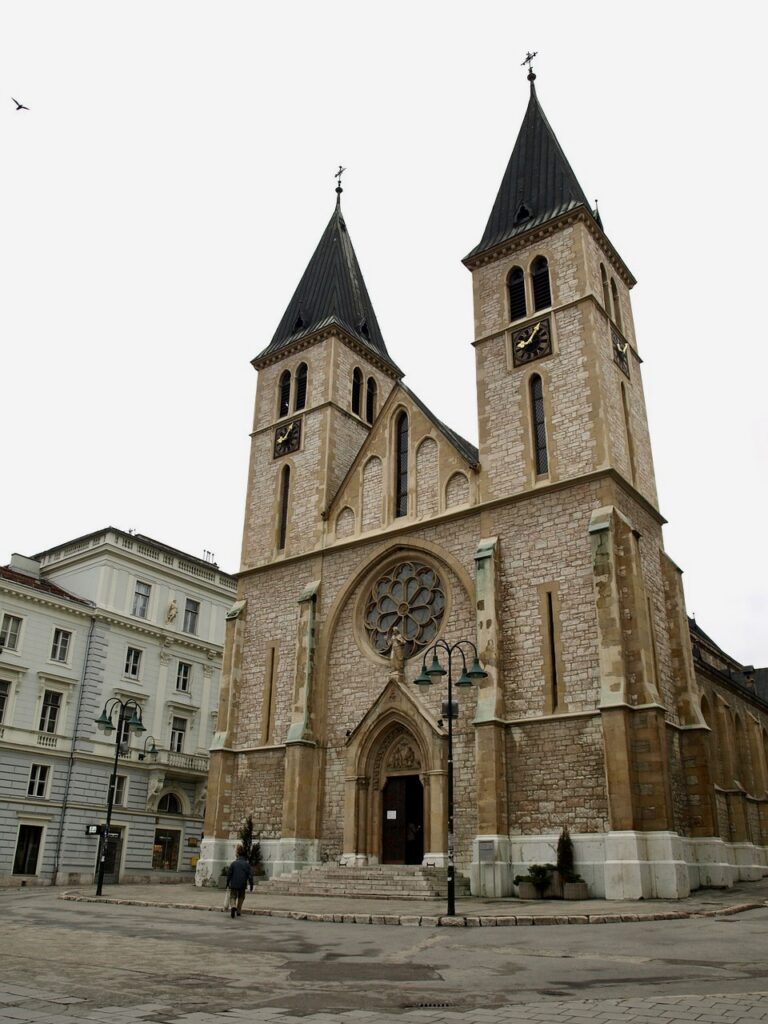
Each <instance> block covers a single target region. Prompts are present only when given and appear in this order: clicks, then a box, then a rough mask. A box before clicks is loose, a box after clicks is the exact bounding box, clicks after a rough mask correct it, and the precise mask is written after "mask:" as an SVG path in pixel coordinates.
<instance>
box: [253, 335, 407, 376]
mask: <svg viewBox="0 0 768 1024" xmlns="http://www.w3.org/2000/svg"><path fill="white" fill-rule="evenodd" d="M328 338H338V339H339V340H340V341H342V342H344V344H346V345H348V346H349V347H350V348H351V349H352V350H353V351H354V352H356V353H357V354H358V355H360V356H361V357H362V358H364V359H367V360H368V362H369V363H371V364H372V365H373V366H375V367H376V369H378V370H381V372H382V373H385V374H386V375H387V376H388V377H392V378H393V379H394V380H399V379H400V378H401V377H403V371H402V370H401V369H400V367H399V366H397V365H396V364H395V363H393V362H391V361H390V360H387V359H384V358H383V357H382V356H380V355H379V354H378V353H377V352H376V351H375V350H374V349H371V348H368V347H367V346H366V345H363V344H362V343H361V342H359V341H358V340H357V338H355V337H353V336H352V335H351V334H349V333H347V331H345V330H344V328H343V327H341V326H339V325H338V324H334V325H333V326H331V327H324V328H323V329H322V330H320V331H314V332H313V333H312V334H307V335H306V336H305V337H302V338H297V339H296V340H295V341H291V342H288V343H287V344H286V345H283V346H282V347H281V348H278V349H275V351H274V352H268V353H266V354H265V355H263V356H256V357H255V358H254V359H252V360H251V366H252V367H253V368H254V370H263V369H264V368H265V367H267V366H272V365H273V364H274V363H279V362H280V361H281V360H283V359H284V358H285V357H286V356H289V355H290V356H293V355H296V354H297V353H298V352H303V351H304V350H305V349H308V348H311V347H312V346H313V345H317V344H318V343H319V342H321V341H327V340H328Z"/></svg>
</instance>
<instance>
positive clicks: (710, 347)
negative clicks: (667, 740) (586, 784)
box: [0, 0, 768, 665]
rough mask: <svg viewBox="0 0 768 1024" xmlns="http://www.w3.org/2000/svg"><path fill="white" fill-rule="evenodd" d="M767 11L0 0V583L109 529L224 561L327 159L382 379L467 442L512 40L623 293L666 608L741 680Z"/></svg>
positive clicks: (761, 240) (763, 638)
mask: <svg viewBox="0 0 768 1024" xmlns="http://www.w3.org/2000/svg"><path fill="white" fill-rule="evenodd" d="M762 10H763V8H762V5H760V4H757V3H754V2H749V3H746V2H740V0H736V2H731V3H730V4H728V5H727V6H726V7H724V6H723V5H722V4H717V5H715V4H714V3H709V2H708V3H693V2H678V3H670V2H666V3H659V2H650V3H649V2H646V3H644V4H643V5H637V4H635V5H625V4H617V3H602V2H595V0H593V2H590V0H586V2H582V3H578V4H576V3H573V2H561V0H549V2H548V3H546V4H534V3H528V4H522V3H514V4H513V3H510V2H509V0H507V2H496V0H475V2H474V3H472V4H470V3H468V2H465V3H461V4H458V3H450V2H449V3H446V2H437V0H422V2H417V0H411V2H410V3H404V2H402V0H389V2H387V3H382V2H379V3H372V2H367V0H356V2H348V0H338V2H334V3H319V2H317V0H315V2H306V0H288V2H284V3H282V4H274V3H262V2H256V0H252V2H250V3H245V2H227V0H217V2H210V3H196V2H193V0H187V2H176V0H153V2H146V0H138V2H137V0H133V2H131V3H126V2H109V0H98V2H92V3H91V2H73V0H68V2H61V0H55V2H44V0H26V2H21V3H20V2H18V0H13V2H11V0H0V14H1V15H2V19H1V20H0V24H2V34H1V35H0V186H1V187H0V204H1V206H0V345H1V346H2V347H1V349H0V351H1V352H2V357H1V359H0V379H1V380H2V387H1V389H0V438H1V439H2V446H1V449H0V450H1V451H2V472H1V474H0V488H1V490H2V502H1V503H0V508H1V509H2V511H1V512H0V561H5V560H7V558H8V557H9V556H10V554H11V552H12V551H19V552H21V553H23V554H33V553H34V552H35V551H39V550H43V549H45V548H47V547H50V546H52V545H54V544H57V543H61V542H63V541H66V540H69V539H71V538H73V537H76V536H79V535H80V534H83V533H87V532H89V531H91V530H95V529H99V528H100V527H103V526H106V525H114V526H117V527H120V528H122V529H136V530H138V531H139V532H142V533H146V534H149V535H151V536H153V537H155V538H157V539H158V540H161V541H164V542H165V543H168V544H171V545H174V546H176V547H179V548H182V549H184V550H187V551H190V552H192V553H193V554H198V555H201V556H202V554H203V550H204V549H208V550H211V551H213V552H214V554H215V557H216V560H217V561H218V562H219V564H220V565H221V566H222V568H223V569H225V570H229V571H234V570H235V569H236V568H237V567H238V563H239V550H240V536H241V530H242V519H243V508H244V495H245V479H246V467H247V458H248V443H249V442H248V431H249V429H250V423H251V416H252V405H253V395H254V389H255V383H256V375H255V373H254V371H253V369H252V368H251V366H250V365H249V361H250V359H251V358H252V357H253V356H254V355H255V354H256V353H257V352H258V351H260V349H261V348H262V347H263V346H264V345H266V344H267V342H268V341H269V340H270V338H271V336H272V333H273V332H274V330H275V327H276V326H277V323H278V321H279V319H280V316H281V315H282V313H283V311H284V309H285V306H286V304H287V302H288V300H289V298H290V296H291V294H292V293H293V290H294V288H295V286H296V284H297V283H298V280H299V277H300V275H301V273H302V272H303V270H304V267H305V266H306V263H307V261H308V259H309V257H310V255H311V253H312V251H313V249H314V247H315V245H316V243H317V241H318V239H319V237H320V234H321V232H322V230H323V228H324V227H325V224H326V222H327V221H328V218H329V217H330V215H331V211H332V208H333V203H334V199H335V195H334V192H333V187H334V185H335V182H334V180H333V173H334V171H335V170H336V168H337V166H338V164H339V163H343V164H344V166H345V167H347V168H348V171H347V174H346V175H345V181H344V187H345V192H344V197H343V205H344V212H345V216H346V220H347V224H348V227H349V229H350V234H351V237H352V240H353V243H354V246H355V249H356V251H357V255H358V258H359V260H360V263H361V266H362V269H363V273H364V275H365V278H366V281H367V284H368V289H369V291H370V294H371V298H372V300H373V304H374V307H375V309H376V312H377V315H378V318H379V322H380V324H381V327H382V331H383V333H384V337H385V339H386V342H387V345H388V348H389V351H390V354H391V355H392V357H393V359H394V360H395V361H396V362H397V363H398V364H399V365H400V366H401V367H402V368H403V369H404V370H405V371H406V382H407V383H408V384H409V386H410V387H411V388H412V389H413V390H415V391H416V392H417V394H419V395H420V396H421V398H422V399H423V400H424V401H425V402H426V403H427V404H428V405H429V406H431V408H432V409H433V410H434V412H435V413H436V414H437V415H438V416H439V417H440V418H441V419H444V420H445V421H447V422H448V423H449V424H450V425H451V426H453V427H454V428H455V429H456V430H458V431H459V432H460V433H463V434H464V435H465V436H467V437H469V438H470V439H472V440H474V441H476V438H477V432H476V408H475V391H474V355H473V350H472V348H471V347H470V342H471V339H472V302H471V287H470V275H469V272H468V271H467V270H465V268H464V267H463V266H462V265H461V262H460V260H461V257H462V256H464V255H465V254H466V253H467V252H468V251H469V250H470V249H471V248H472V247H473V246H474V245H475V244H476V243H477V242H478V241H479V239H480V236H481V234H482V231H483V228H484V226H485V222H486V219H487V217H488V214H489V212H490V209H491V205H492V203H493V200H494V198H495V195H496V191H497V189H498V186H499V182H500V180H501V176H502V173H503V171H504V168H505V166H506V163H507V160H508V158H509V154H510V152H511V150H512V146H513V144H514V141H515V137H516V135H517V131H518V128H519V126H520V123H521V121H522V117H523V114H524V112H525V108H526V104H527V102H528V83H527V82H526V80H525V70H524V69H523V68H521V67H520V62H521V61H522V59H523V57H524V56H525V53H526V50H528V49H535V50H538V51H539V57H538V59H537V61H536V64H535V68H536V72H537V74H538V79H537V83H536V84H537V91H538V95H539V99H540V101H541V103H542V106H543V108H544V110H545V112H546V114H547V116H548V118H549V120H550V123H551V124H552V126H553V128H554V130H555V132H556V133H557V135H558V138H559V139H560V142H561V144H562V145H563V147H564V149H565V152H566V154H567V156H568V158H569V160H570V162H571V165H572V166H573V168H574V171H575V172H576V175H577V177H578V178H579V181H580V182H581V185H582V187H583V188H584V190H585V191H586V194H587V195H588V196H589V197H590V198H592V197H597V198H598V199H599V201H600V211H601V214H602V217H603V221H604V224H605V228H606V231H607V233H608V235H609V237H610V238H611V240H612V241H613V242H614V244H615V245H616V246H617V248H618V250H619V252H620V253H621V254H622V256H623V257H624V259H625V260H626V262H627V263H628V265H629V267H630V268H631V269H632V271H633V272H634V274H635V276H636V277H637V279H638V282H639V284H638V285H637V287H636V289H635V290H634V292H633V302H634V310H635V319H636V324H637V330H638V339H639V346H640V351H641V353H642V356H643V358H644V359H645V364H644V367H643V373H644V384H645V393H646V399H647V404H648V413H649V418H650V426H651V433H652V439H653V441H654V455H655V461H656V473H657V478H658V489H659V495H660V501H661V510H662V512H663V514H664V515H665V516H666V517H667V519H668V520H669V525H668V526H667V527H666V528H665V537H666V546H667V550H668V552H669V553H670V555H671V556H672V557H673V558H674V559H675V560H676V561H677V562H678V564H679V565H680V566H681V567H682V568H683V569H684V570H685V576H684V580H685V584H686V592H687V600H688V608H689V611H693V612H695V614H696V617H697V621H698V622H699V624H700V625H701V627H702V628H703V629H704V630H706V631H707V632H708V633H710V635H712V636H713V637H714V639H715V640H716V641H717V642H718V643H719V644H720V645H721V646H722V647H724V648H725V649H726V650H728V651H729V652H730V653H732V654H733V655H734V656H735V657H737V658H739V659H740V660H742V661H744V662H754V663H756V664H759V665H766V664H768V629H766V625H765V622H766V613H767V612H768V556H767V555H766V543H765V518H766V508H768V501H767V500H766V499H767V498H768V485H767V484H766V452H767V451H768V427H767V422H768V421H767V418H766V413H765V402H766V389H765V374H766V371H767V370H768V357H766V329H765V320H764V318H763V317H762V315H761V306H760V305H759V304H758V303H759V300H760V299H761V298H762V289H763V288H764V287H765V280H764V266H765V242H766V237H767V232H766V228H767V227H768V225H767V224H766V220H767V216H768V215H767V214H766V209H768V204H766V201H765V174H766V165H765V151H764V142H763V140H764V137H765V131H764V129H765V114H764V104H765V98H766V81H765V70H764V69H765V60H764V53H763V47H764V39H765V27H766V26H765V21H764V19H763V15H762ZM11 96H15V97H17V98H18V99H19V100H21V101H22V102H23V103H25V104H27V105H28V106H29V107H30V108H31V109H30V110H29V111H20V112H16V111H15V109H14V105H13V104H12V103H11V100H10V97H11ZM3 97H6V98H7V99H5V100H4V99H3ZM761 270H763V273H762V274H761V273H760V271H761Z"/></svg>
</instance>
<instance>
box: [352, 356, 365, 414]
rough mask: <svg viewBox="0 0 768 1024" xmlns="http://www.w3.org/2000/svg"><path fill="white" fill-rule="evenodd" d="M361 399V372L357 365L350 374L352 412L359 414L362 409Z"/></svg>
mask: <svg viewBox="0 0 768 1024" xmlns="http://www.w3.org/2000/svg"><path fill="white" fill-rule="evenodd" d="M362 400H363V373H362V370H360V368H359V367H357V366H356V367H355V369H354V372H353V374H352V412H353V413H354V414H355V416H359V415H360V413H361V411H362V404H361V403H362Z"/></svg>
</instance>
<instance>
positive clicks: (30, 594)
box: [0, 577, 96, 619]
mask: <svg viewBox="0 0 768 1024" xmlns="http://www.w3.org/2000/svg"><path fill="white" fill-rule="evenodd" d="M0 593H6V594H12V595H14V596H15V597H18V598H19V599H21V600H22V601H29V602H30V604H40V605H44V606H45V607H47V608H56V609H62V608H63V609H66V611H68V612H71V613H72V614H73V615H77V616H78V617H79V618H81V619H89V618H91V617H92V616H93V615H95V613H96V609H95V607H94V606H93V605H90V604H74V603H72V602H71V601H68V600H67V599H66V598H65V597H57V596H56V595H55V594H49V593H46V591H44V590H34V589H32V588H31V587H25V586H24V585H23V584H21V583H13V582H11V581H10V580H6V579H2V578H1V577H0ZM74 600H76V599H74V598H73V601H74ZM6 610H7V611H8V612H9V614H13V613H12V610H11V609H6Z"/></svg>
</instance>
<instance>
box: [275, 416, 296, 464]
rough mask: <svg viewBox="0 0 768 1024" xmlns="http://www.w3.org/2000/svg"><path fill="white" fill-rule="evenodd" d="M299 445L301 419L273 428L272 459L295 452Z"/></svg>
mask: <svg viewBox="0 0 768 1024" xmlns="http://www.w3.org/2000/svg"><path fill="white" fill-rule="evenodd" d="M300 444H301V419H297V420H291V422H290V423H283V424H281V425H280V426H279V427H275V446H274V449H273V455H274V458H276V459H278V458H280V456H281V455H290V454H291V452H295V451H296V450H297V449H298V447H299V445H300Z"/></svg>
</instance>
